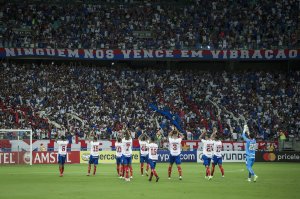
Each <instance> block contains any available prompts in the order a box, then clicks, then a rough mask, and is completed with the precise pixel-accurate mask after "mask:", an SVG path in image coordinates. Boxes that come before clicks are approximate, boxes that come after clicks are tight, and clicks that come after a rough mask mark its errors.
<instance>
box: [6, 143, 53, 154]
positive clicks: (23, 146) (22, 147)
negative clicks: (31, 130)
mask: <svg viewBox="0 0 300 199" xmlns="http://www.w3.org/2000/svg"><path fill="white" fill-rule="evenodd" d="M9 142H10V144H11V151H12V152H15V151H22V150H26V151H30V144H27V143H26V142H24V141H23V140H10V141H9ZM49 143H50V140H36V141H35V142H33V143H32V150H35V149H38V148H39V147H40V145H41V144H43V145H44V146H47V145H48V144H49Z"/></svg>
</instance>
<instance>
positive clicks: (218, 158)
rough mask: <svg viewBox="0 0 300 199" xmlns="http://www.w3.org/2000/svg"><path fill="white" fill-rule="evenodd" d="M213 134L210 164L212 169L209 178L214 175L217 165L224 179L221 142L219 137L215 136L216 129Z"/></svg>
mask: <svg viewBox="0 0 300 199" xmlns="http://www.w3.org/2000/svg"><path fill="white" fill-rule="evenodd" d="M214 132H215V133H214V134H213V135H212V139H213V140H214V147H213V162H212V164H211V165H212V169H211V177H213V175H214V171H215V165H219V168H220V171H221V173H222V177H224V169H223V166H222V142H221V139H220V136H218V135H217V134H216V132H217V129H214Z"/></svg>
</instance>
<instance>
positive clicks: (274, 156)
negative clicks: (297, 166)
mask: <svg viewBox="0 0 300 199" xmlns="http://www.w3.org/2000/svg"><path fill="white" fill-rule="evenodd" d="M255 161H256V162H298V163H299V162H300V152H291V151H281V152H279V151H278V152H260V151H258V152H256V154H255Z"/></svg>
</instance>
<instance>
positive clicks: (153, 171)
mask: <svg viewBox="0 0 300 199" xmlns="http://www.w3.org/2000/svg"><path fill="white" fill-rule="evenodd" d="M151 173H153V174H154V176H155V177H158V175H157V173H156V171H155V169H152V172H151Z"/></svg>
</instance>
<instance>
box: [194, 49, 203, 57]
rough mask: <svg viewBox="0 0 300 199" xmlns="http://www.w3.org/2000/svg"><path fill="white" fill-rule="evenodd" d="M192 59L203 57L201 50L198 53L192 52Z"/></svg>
mask: <svg viewBox="0 0 300 199" xmlns="http://www.w3.org/2000/svg"><path fill="white" fill-rule="evenodd" d="M192 57H203V54H202V50H199V51H198V52H196V51H194V50H192Z"/></svg>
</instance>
